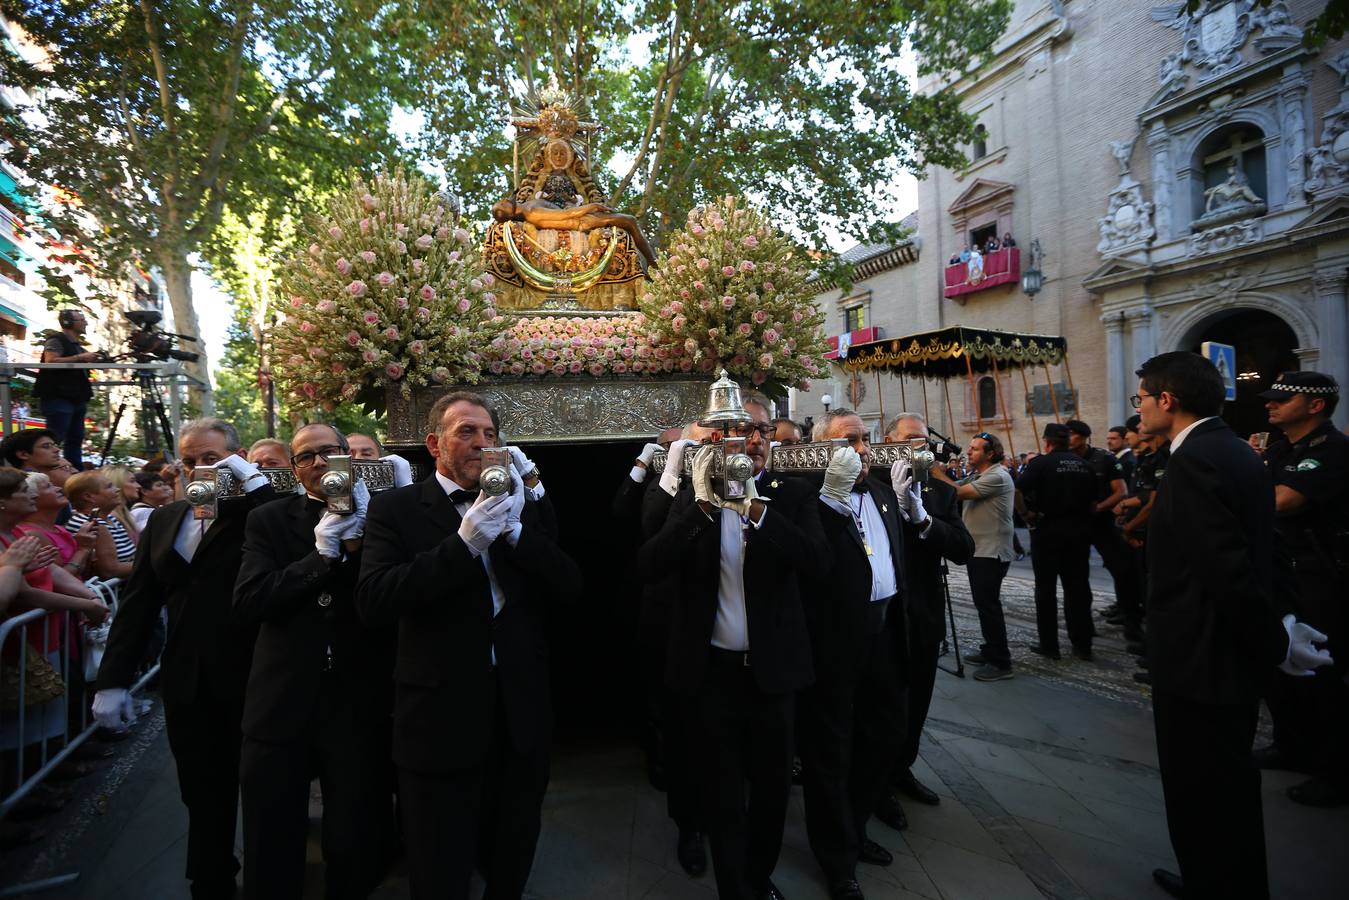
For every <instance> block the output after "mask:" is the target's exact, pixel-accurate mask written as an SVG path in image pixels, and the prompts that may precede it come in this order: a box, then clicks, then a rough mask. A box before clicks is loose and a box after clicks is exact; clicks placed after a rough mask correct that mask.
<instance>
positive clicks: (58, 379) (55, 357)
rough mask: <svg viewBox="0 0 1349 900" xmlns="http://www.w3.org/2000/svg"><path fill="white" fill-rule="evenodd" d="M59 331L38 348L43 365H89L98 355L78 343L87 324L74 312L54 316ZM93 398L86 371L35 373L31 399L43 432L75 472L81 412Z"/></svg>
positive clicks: (78, 459) (81, 429)
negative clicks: (54, 441)
mask: <svg viewBox="0 0 1349 900" xmlns="http://www.w3.org/2000/svg"><path fill="white" fill-rule="evenodd" d="M56 321H57V322H58V323H59V324H60V326H61V330H60V331H59V332H57V333H55V334H53V335H52V336H51V337H49V338H47V343H45V344H43V345H42V361H43V362H44V363H91V362H98V361H99V360H100V359H102V358H103V356H102V354H100V353H95V352H93V351H87V350H85V349H84V344H82V343H81V342H80V338H81V337H83V335H84V332H85V331H86V330H87V329H88V328H89V321H88V320H87V319H85V317H84V313H82V312H80V311H79V310H78V309H63V310H61V312H60V313H58V314H57V316H56ZM93 394H94V391H93V388H91V387H90V386H89V372H88V370H86V369H38V373H37V380H36V383H35V384H34V385H33V396H35V397H37V398H38V399H40V400H41V401H42V414H43V415H44V416H45V417H46V418H47V428H48V429H49V430H50V431H51V432H52V433H53V434H55V435H56V438H57V440H58V441H60V442H61V448H62V450H63V452H64V454H65V457H66V459H68V460H70V464H71V465H73V466H74V467H75V471H77V472H78V471H80V470H81V469H83V468H84V460H83V453H82V452H81V451H82V445H83V444H84V411H85V408H86V407H87V406H88V405H89V398H90V397H92V396H93Z"/></svg>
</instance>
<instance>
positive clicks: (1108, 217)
mask: <svg viewBox="0 0 1349 900" xmlns="http://www.w3.org/2000/svg"><path fill="white" fill-rule="evenodd" d="M1097 223H1098V225H1099V227H1100V229H1101V240H1100V243H1098V244H1097V245H1096V252H1097V253H1100V254H1103V255H1106V256H1109V255H1113V254H1118V253H1122V252H1125V251H1127V250H1130V249H1133V248H1135V247H1138V246H1141V245H1143V244H1146V243H1147V242H1149V241H1151V240H1152V239H1153V237H1155V236H1156V234H1157V230H1156V229H1155V228H1153V227H1152V203H1150V202H1149V201H1147V200H1145V199H1143V186H1142V185H1140V184H1139V183H1138V182H1137V181H1134V180H1133V178H1131V177H1130V176H1129V175H1127V174H1126V175H1124V177H1123V178H1121V179H1120V183H1119V185H1118V186H1117V187H1116V188H1115V189H1114V190H1113V191H1111V192H1110V207H1109V209H1108V211H1107V212H1106V214H1105V215H1104V216H1102V217H1101V218H1100V219H1098V220H1097Z"/></svg>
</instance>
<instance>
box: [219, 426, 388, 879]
mask: <svg viewBox="0 0 1349 900" xmlns="http://www.w3.org/2000/svg"><path fill="white" fill-rule="evenodd" d="M345 444H346V442H345V441H344V440H343V438H342V435H341V434H339V433H338V432H337V430H336V429H335V428H333V427H332V426H330V425H323V424H316V425H306V426H304V427H303V428H301V429H300V430H299V431H297V432H296V433H295V437H294V439H293V441H292V445H291V450H292V453H293V455H292V456H291V457H290V463H291V467H292V470H293V471H294V472H295V477H296V478H297V479H298V480H299V482H300V484H301V485H302V486H303V487H304V490H305V492H304V493H303V494H292V495H290V496H288V497H286V498H285V499H282V500H279V501H277V502H276V503H269V504H267V505H266V506H263V507H260V508H258V509H256V510H254V511H253V512H252V513H251V514H250V515H249V517H248V524H247V527H246V530H245V535H244V551H243V565H242V567H241V568H240V570H239V579H238V582H237V584H236V586H235V591H234V610H235V614H236V616H237V617H238V619H239V621H241V622H243V623H244V624H245V625H253V626H257V627H258V629H259V631H258V640H257V645H256V646H255V648H254V651H253V669H252V673H251V675H250V676H249V682H248V695H247V696H246V698H245V700H244V719H243V732H244V742H243V753H242V762H241V764H240V774H239V780H240V789H241V793H242V795H243V813H244V863H245V866H244V895H245V896H246V897H247V898H248V900H259V898H264V897H265V898H279V900H280V898H292V900H294V898H299V897H300V896H301V895H302V894H303V893H304V871H305V840H306V837H307V833H308V830H309V782H310V779H311V777H312V775H313V773H315V772H317V773H318V777H319V783H320V786H321V787H322V790H323V861H324V888H325V896H326V897H328V898H332V900H337V898H348V897H350V898H359V897H365V896H367V895H369V893H370V892H371V891H372V890H373V889H374V887H375V886H376V885H377V884H378V883H379V881H380V879H381V878H382V876H383V872H384V868H385V864H386V863H387V862H388V860H389V856H390V854H391V851H392V841H391V838H392V835H393V833H394V828H393V825H394V822H393V805H392V798H393V785H392V784H391V783H390V781H389V779H388V777H387V772H388V770H389V765H390V763H389V748H388V736H389V727H388V720H389V716H390V713H391V712H392V709H391V706H392V704H391V702H390V701H391V700H392V697H391V691H390V686H391V682H392V679H393V652H394V646H393V633H392V629H389V628H383V629H374V628H365V627H363V626H362V625H361V623H360V620H359V619H358V618H357V615H356V602H355V594H356V577H357V575H358V574H359V572H360V565H361V534H362V531H363V529H364V525H365V515H366V504H367V502H368V500H369V496H370V495H369V492H368V491H367V490H366V489H365V485H364V484H363V483H358V484H357V486H356V489H355V490H354V491H353V500H354V501H355V507H356V509H355V512H354V513H352V514H350V515H340V514H338V513H333V512H328V511H327V510H326V503H325V500H324V493H323V487H322V478H323V476H324V474H325V473H326V472H327V471H328V457H329V456H331V455H332V454H335V453H345V452H347V450H346V446H345ZM405 483H407V484H410V483H411V477H410V476H408V477H407V480H406V482H405Z"/></svg>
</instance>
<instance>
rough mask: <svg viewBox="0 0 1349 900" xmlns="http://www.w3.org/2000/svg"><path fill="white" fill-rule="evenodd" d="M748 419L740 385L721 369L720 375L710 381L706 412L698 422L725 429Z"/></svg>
mask: <svg viewBox="0 0 1349 900" xmlns="http://www.w3.org/2000/svg"><path fill="white" fill-rule="evenodd" d="M749 421H752V420H751V419H750V415H749V412H748V411H747V410H746V409H745V406H744V404H743V403H742V402H741V401H740V385H738V384H736V383H735V382H734V381H732V380H731V377H730V376H729V375H727V374H726V370H725V369H722V370H721V377H720V378H718V379H717V380H716V381H714V382H712V388H711V391H710V394H709V396H708V400H707V412H706V413H704V414H703V417H702V418H701V419H699V420H698V424H699V425H702V426H703V427H704V428H719V429H725V428H726V427H727V426H730V425H738V424H741V423H744V422H749Z"/></svg>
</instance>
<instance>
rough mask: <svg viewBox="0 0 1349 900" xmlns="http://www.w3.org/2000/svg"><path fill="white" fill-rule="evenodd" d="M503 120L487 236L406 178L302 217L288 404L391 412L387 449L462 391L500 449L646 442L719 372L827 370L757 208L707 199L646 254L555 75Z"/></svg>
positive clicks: (791, 262)
mask: <svg viewBox="0 0 1349 900" xmlns="http://www.w3.org/2000/svg"><path fill="white" fill-rule="evenodd" d="M511 123H512V125H513V126H514V127H515V129H516V143H515V154H516V156H515V159H516V164H515V167H514V172H513V179H512V183H513V184H514V187H513V189H512V190H511V192H510V193H509V194H508V195H507V196H505V197H503V198H501V200H500V201H499V202H497V203H496V204H495V205H494V206H493V207H492V221H491V223H490V225H489V226H488V227H487V229H486V233H485V234H483V233H481V232H479V231H478V229H477V228H476V227H475V225H474V223H472V222H470V221H468V219H467V218H466V217H465V216H463V215H461V212H460V209H459V204H458V203H457V201H456V200H455V198H453V197H451V196H450V195H448V194H445V193H438V192H437V191H436V190H435V188H434V186H433V185H432V184H431V183H430V182H429V181H427V180H426V179H424V178H422V177H421V176H418V175H415V174H406V173H399V172H394V173H388V174H384V175H380V176H376V177H375V178H373V179H371V180H364V179H360V178H354V179H353V183H352V189H351V190H350V191H349V192H347V193H346V194H344V195H342V196H340V197H339V198H338V199H336V200H335V201H334V202H333V203H331V204H330V206H329V208H328V210H327V211H326V214H324V215H321V216H316V217H314V218H313V219H312V220H311V222H310V228H311V230H312V234H311V235H310V237H309V240H308V242H307V245H306V246H304V247H303V248H302V249H301V251H300V252H299V254H298V255H297V256H296V258H294V259H293V260H292V261H291V262H290V263H289V265H288V266H287V267H286V268H285V271H284V274H283V277H282V280H281V284H280V291H281V295H282V297H283V298H284V303H285V318H284V320H283V321H282V322H281V323H280V324H279V326H278V328H277V329H276V331H275V333H274V336H273V347H272V353H273V357H274V370H275V371H276V373H277V376H278V379H279V380H280V381H281V382H282V384H283V385H284V387H285V388H286V389H287V391H288V392H289V395H290V397H291V402H292V406H293V407H294V408H300V409H305V408H309V409H322V408H327V409H331V408H332V407H333V406H334V405H335V404H336V403H337V402H339V401H356V402H362V403H364V404H366V405H367V406H368V407H374V408H385V409H387V411H388V443H390V444H391V445H394V446H404V447H412V446H415V445H420V444H421V443H422V442H423V440H424V437H425V420H426V413H427V411H428V410H429V408H430V406H431V404H432V403H433V402H434V401H435V398H436V397H438V396H440V395H441V394H443V393H445V392H446V391H448V390H453V389H457V388H470V389H472V390H475V391H477V392H479V393H481V394H483V395H484V396H486V397H487V398H488V400H489V401H490V402H491V403H492V404H493V406H494V407H496V409H497V410H498V412H499V413H500V415H501V417H502V430H503V432H504V433H505V434H506V435H507V436H508V437H509V439H510V440H511V441H512V442H524V443H531V444H554V445H555V444H567V443H576V442H597V441H631V440H636V439H644V440H650V439H651V436H652V435H653V434H655V433H656V432H658V431H659V430H660V429H662V428H664V427H667V426H670V425H674V424H681V423H685V422H689V421H692V420H695V419H699V418H701V417H703V414H704V412H705V410H706V409H707V405H708V396H709V393H708V390H709V385H710V383H711V382H712V381H713V380H714V379H715V378H716V377H717V376H718V374H719V373H720V372H721V371H722V370H725V372H726V373H728V374H729V376H730V377H731V378H732V379H734V380H735V381H737V382H738V383H740V384H743V385H745V386H746V387H749V386H753V387H754V388H756V389H758V390H760V391H762V392H764V393H766V394H768V395H770V396H773V397H782V396H785V394H786V392H787V390H788V388H790V387H793V386H796V387H801V388H805V387H808V379H809V378H811V377H812V376H815V375H817V374H821V373H822V371H823V369H824V367H825V366H826V365H827V364H826V363H825V362H824V360H823V355H824V353H825V352H826V351H827V347H826V346H825V342H824V338H823V336H822V333H821V324H822V321H823V316H822V314H821V313H820V312H819V311H818V310H817V308H816V307H815V305H814V304H813V303H812V296H813V294H814V290H813V289H812V287H811V285H810V284H809V278H810V275H811V268H810V264H809V260H808V258H807V257H806V255H805V254H804V253H803V252H802V250H801V249H800V247H798V246H797V245H796V244H794V243H793V242H792V241H791V240H790V239H789V238H788V237H787V236H786V235H784V234H783V233H781V232H780V231H779V230H777V229H776V228H774V227H773V226H772V225H771V224H770V223H769V221H768V220H767V219H766V218H765V216H764V215H763V214H762V213H760V212H759V211H758V210H756V209H755V208H753V206H751V205H749V204H748V203H746V202H745V201H744V200H743V199H740V198H737V197H733V196H728V197H724V198H721V199H719V200H716V201H714V202H709V203H707V204H705V205H703V206H700V207H697V208H696V209H694V210H692V211H691V212H690V213H689V215H688V221H687V222H686V223H685V224H684V226H683V228H682V229H681V230H679V231H678V232H677V233H675V234H674V235H673V236H672V237H671V238H670V240H669V242H668V247H667V248H666V249H665V250H663V251H661V252H657V251H655V250H654V249H653V248H652V247H651V246H650V245H649V244H648V242H647V239H646V237H645V236H644V235H643V233H642V229H641V227H640V225H639V223H638V221H637V220H636V219H634V218H633V217H632V216H629V215H625V214H622V213H619V212H615V211H614V210H613V209H612V208H610V207H609V206H608V205H607V198H606V197H605V195H604V192H603V191H602V190H601V188H600V187H599V186H598V184H597V183H596V180H595V178H594V176H593V174H592V172H591V169H590V154H589V146H590V141H591V138H592V136H593V135H594V133H595V132H596V130H597V129H598V127H599V126H598V124H597V123H595V122H590V121H586V120H585V119H584V118H583V115H582V109H581V104H580V103H579V102H578V99H577V98H575V97H572V96H570V95H569V94H568V93H567V92H566V91H564V90H561V89H558V88H557V87H556V86H555V85H552V86H549V87H548V88H545V89H544V90H543V91H541V92H540V93H539V94H538V95H537V96H536V97H533V98H532V100H531V102H529V103H527V104H526V105H525V107H524V108H522V109H517V110H515V114H514V115H513V117H512V119H511ZM522 162H523V165H521V163H522Z"/></svg>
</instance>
